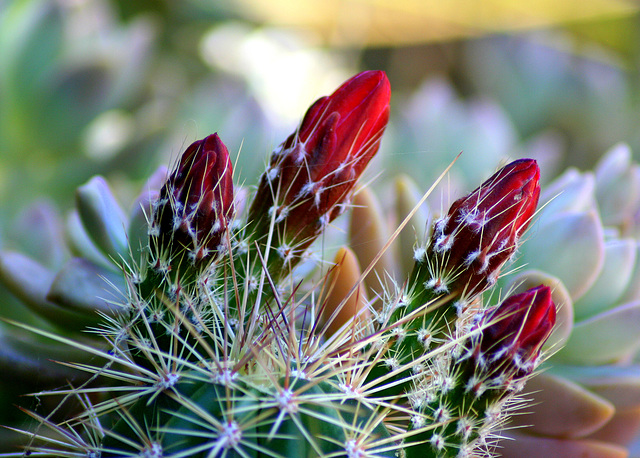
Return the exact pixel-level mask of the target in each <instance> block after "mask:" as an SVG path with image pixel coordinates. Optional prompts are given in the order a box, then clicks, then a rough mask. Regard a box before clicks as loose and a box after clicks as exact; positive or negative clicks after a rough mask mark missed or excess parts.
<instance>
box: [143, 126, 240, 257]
mask: <svg viewBox="0 0 640 458" xmlns="http://www.w3.org/2000/svg"><path fill="white" fill-rule="evenodd" d="M232 175H233V170H232V166H231V160H230V158H229V152H228V150H227V147H226V146H225V145H224V143H222V140H220V137H218V134H212V135H209V136H208V137H206V138H204V139H202V140H198V141H196V142H194V143H193V144H191V146H189V147H188V148H187V150H186V151H185V152H184V153H183V155H182V157H181V158H180V163H179V164H178V166H177V167H176V169H175V170H174V171H173V172H172V173H171V175H170V176H169V178H168V179H167V181H166V183H165V185H164V186H163V187H162V190H161V191H160V198H159V200H157V201H156V203H155V206H154V212H153V215H152V222H151V227H150V236H151V244H152V247H153V246H154V245H155V246H156V247H157V255H158V259H157V262H158V267H159V268H165V269H166V268H169V269H171V268H175V267H176V265H179V264H181V263H182V262H183V261H184V260H188V262H189V263H190V264H191V265H200V264H203V263H207V262H208V261H211V260H213V259H215V258H216V257H217V256H218V255H219V254H220V253H222V252H224V251H225V250H226V248H225V240H224V234H225V232H226V230H227V227H228V226H229V221H230V219H231V218H232V217H233V213H234V205H233V177H232ZM154 242H155V243H154ZM154 254H156V253H154ZM161 264H164V265H161Z"/></svg>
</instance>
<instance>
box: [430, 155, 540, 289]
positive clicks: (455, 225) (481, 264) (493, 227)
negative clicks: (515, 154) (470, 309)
mask: <svg viewBox="0 0 640 458" xmlns="http://www.w3.org/2000/svg"><path fill="white" fill-rule="evenodd" d="M539 179H540V169H539V168H538V164H537V163H536V161H535V160H533V159H520V160H517V161H514V162H512V163H511V164H509V165H507V166H505V167H504V168H502V169H501V170H499V171H498V172H496V173H495V174H494V175H493V176H492V177H491V178H489V179H488V180H487V181H485V182H484V183H483V184H482V185H481V186H480V187H479V188H478V189H476V190H475V191H473V192H472V193H471V194H469V195H468V196H466V197H463V198H461V199H458V200H457V201H455V202H454V203H453V205H452V206H451V208H450V209H449V212H448V213H447V215H446V216H445V217H444V218H441V219H440V220H438V221H437V222H436V224H435V226H434V231H433V234H432V236H431V241H430V244H429V247H428V250H427V258H428V259H429V263H430V266H432V267H431V268H430V275H432V277H431V278H429V279H428V280H427V281H426V282H425V286H427V287H431V288H433V289H434V290H436V291H437V292H452V291H455V290H460V291H462V292H463V293H465V294H468V295H473V294H477V293H479V292H481V291H483V290H485V289H486V288H488V287H490V286H492V285H493V284H494V283H495V282H496V280H497V279H498V274H499V273H500V268H501V267H502V265H503V264H504V263H505V262H506V261H507V260H509V258H510V257H511V256H512V255H513V253H514V252H515V250H516V249H517V246H518V241H519V239H520V236H521V235H522V233H523V232H524V231H525V229H526V228H527V226H528V225H529V222H530V221H531V218H532V217H533V215H534V213H535V211H536V207H537V205H538V198H539V196H540V184H539ZM438 289H439V291H438Z"/></svg>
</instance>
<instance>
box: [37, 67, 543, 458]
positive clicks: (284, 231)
mask: <svg viewBox="0 0 640 458" xmlns="http://www.w3.org/2000/svg"><path fill="white" fill-rule="evenodd" d="M388 106H389V84H388V81H387V79H386V77H385V76H384V74H383V73H382V72H364V73H362V74H359V75H356V76H355V77H353V78H351V79H350V80H348V81H347V82H346V83H345V84H343V85H342V86H341V87H340V88H338V90H337V91H336V92H335V93H334V94H332V95H331V96H329V97H325V98H322V99H320V100H319V101H318V102H316V103H315V104H314V105H313V106H312V107H311V108H310V109H309V111H308V112H307V114H306V115H305V117H304V119H303V122H302V124H301V126H300V127H299V129H298V130H297V131H296V132H295V133H294V134H293V135H292V136H291V137H289V139H287V140H286V141H285V142H284V143H283V145H282V146H281V147H280V148H278V149H277V150H276V151H275V152H274V154H273V156H272V159H271V161H270V164H269V166H268V169H267V170H266V172H265V173H264V175H263V176H262V178H261V181H260V184H259V186H258V189H257V191H256V193H255V195H254V197H253V200H252V202H251V203H250V205H247V206H246V208H247V209H248V210H247V216H246V220H245V221H242V219H239V221H241V223H240V224H236V223H235V222H234V220H233V215H234V210H235V206H236V203H235V202H234V198H233V195H234V192H233V184H232V180H231V177H232V170H231V161H230V160H229V155H228V152H227V149H226V147H225V146H224V144H223V143H222V142H221V141H220V139H219V137H218V136H217V135H215V134H214V135H211V136H209V137H207V138H205V139H203V140H200V141H198V142H195V143H194V144H193V145H191V146H190V147H189V148H188V149H187V150H186V152H185V153H184V155H183V157H182V159H181V161H180V163H179V164H178V166H177V168H176V170H175V171H174V172H173V173H171V174H170V175H169V177H168V179H167V181H166V183H165V184H164V186H163V188H162V190H161V191H160V194H159V198H158V199H157V200H155V201H154V203H153V205H152V207H151V208H149V211H148V215H149V219H150V225H149V244H148V246H147V247H146V249H145V250H144V251H143V253H142V259H141V260H140V261H139V262H138V261H134V260H131V261H128V262H124V261H123V262H122V269H123V272H124V279H125V282H124V283H125V285H126V290H125V291H124V295H125V297H126V300H125V301H124V302H123V303H122V304H121V306H120V309H119V310H118V313H116V314H114V315H113V316H105V317H104V320H103V323H102V325H101V326H100V327H98V328H97V329H96V330H95V332H97V333H98V334H99V335H101V336H102V337H103V338H104V339H105V340H106V341H107V342H108V348H107V349H106V350H102V349H99V348H94V347H91V346H87V345H83V344H80V343H74V342H72V341H70V340H68V339H65V338H62V337H59V336H56V335H54V334H51V333H47V332H44V331H40V334H42V335H45V336H47V337H51V338H53V339H55V340H58V341H60V342H63V343H68V344H69V345H72V346H74V347H76V348H77V349H79V350H83V351H86V352H89V353H92V354H94V355H96V356H99V357H100V358H101V360H102V361H106V363H105V364H102V363H100V364H93V365H92V364H87V363H81V364H80V363H79V364H73V363H71V365H72V366H73V367H75V368H76V369H78V370H81V371H85V372H87V373H89V374H90V378H89V379H88V381H87V382H86V383H84V384H83V385H81V386H78V387H73V388H70V389H68V390H58V391H54V392H48V393H39V395H41V396H44V395H63V396H65V399H67V400H70V399H74V400H76V401H77V402H76V404H77V405H79V406H80V408H79V409H78V411H77V412H76V413H72V414H70V415H69V417H68V418H67V419H66V420H64V421H62V422H54V421H53V420H51V419H50V417H41V416H38V415H37V414H35V413H34V414H32V416H34V418H36V419H37V420H38V423H39V426H38V427H37V428H36V429H35V430H34V432H32V433H26V434H27V435H28V436H29V444H28V446H27V447H28V450H29V452H30V453H38V454H39V456H58V457H60V456H62V457H75V456H95V457H98V456H101V457H105V456H123V457H125V456H139V457H211V458H212V457H218V456H220V457H236V456H237V457H266V456H269V457H283V456H304V457H315V456H323V457H333V456H335V457H349V458H359V457H366V456H372V457H373V456H377V457H394V456H397V455H398V454H402V455H404V456H407V457H414V456H434V457H454V456H459V457H463V456H472V455H473V456H476V454H477V453H479V452H478V451H482V450H484V451H485V452H486V453H487V454H490V451H491V450H490V449H491V434H492V433H494V432H495V428H496V427H497V426H499V425H501V424H502V422H503V421H504V420H505V419H506V416H507V414H508V407H509V405H510V404H513V402H514V401H513V399H514V398H513V396H514V394H515V393H517V391H518V390H519V389H520V388H521V386H522V384H523V383H524V381H525V380H526V379H527V377H529V376H530V375H531V374H532V372H533V370H534V369H535V367H536V365H537V363H538V362H539V355H540V347H541V345H542V343H543V342H544V341H545V340H546V338H547V337H548V335H549V333H550V331H551V328H552V327H553V324H554V321H555V308H554V305H553V303H552V302H550V299H549V297H550V296H549V294H548V291H547V290H544V291H540V292H538V291H536V292H528V293H527V294H525V295H524V296H522V295H519V296H512V297H511V298H508V299H506V300H505V301H504V302H503V303H502V304H501V305H500V306H498V307H495V308H491V309H487V310H484V309H483V307H482V304H481V298H480V296H479V294H480V293H481V292H482V291H483V290H485V289H487V288H489V287H491V286H492V285H493V283H494V282H495V278H497V275H498V272H499V269H500V267H501V266H502V265H503V264H504V263H505V262H506V261H507V260H508V259H509V257H510V256H511V254H512V253H513V252H514V251H515V249H516V247H517V244H518V240H519V238H520V236H521V234H522V232H523V231H524V230H525V228H526V226H527V225H528V223H529V221H530V219H531V217H532V215H533V212H534V211H535V207H536V204H537V199H538V192H539V188H538V168H537V165H536V164H535V162H534V161H532V160H523V161H516V162H514V163H512V164H510V165H508V166H507V167H505V168H503V169H501V170H500V171H499V172H497V173H496V175H494V176H493V177H491V178H490V179H489V180H488V181H487V182H486V183H485V184H483V185H482V186H481V187H480V188H478V189H477V190H476V191H474V192H473V193H471V194H470V195H469V196H467V197H465V198H463V199H460V200H459V201H457V202H456V203H454V205H453V206H452V208H451V210H450V211H449V213H448V214H447V216H445V218H444V219H442V220H439V222H437V223H436V224H435V228H434V231H433V234H432V237H431V241H430V242H429V244H428V245H427V246H425V247H423V248H418V250H417V251H416V257H415V258H416V263H415V268H414V273H413V274H412V275H411V277H410V278H409V279H408V281H407V283H406V287H404V288H401V289H400V292H398V293H394V292H389V294H388V295H387V298H386V299H385V301H384V303H383V304H382V308H381V310H377V311H376V310H375V309H373V308H371V309H369V308H367V307H360V306H354V307H353V311H350V312H348V313H346V314H345V313H341V310H340V307H344V306H345V304H347V303H349V300H350V298H349V297H345V299H344V300H343V301H341V302H340V304H341V305H339V306H338V308H337V309H332V307H334V305H335V304H333V303H332V301H329V300H327V299H326V298H328V297H331V292H330V290H331V289H332V288H333V287H334V286H335V282H340V281H343V280H341V279H344V278H345V276H344V275H345V274H344V272H343V273H342V274H341V273H340V272H339V271H335V272H334V273H329V274H328V275H327V276H320V277H319V278H317V277H316V278H313V277H310V276H306V275H302V276H301V274H299V273H298V272H297V271H296V269H295V267H296V265H298V264H299V263H300V262H301V261H302V259H303V255H304V253H305V252H306V250H307V248H308V247H309V246H310V245H311V244H312V242H313V241H314V240H315V239H316V238H317V237H318V236H319V235H320V234H321V233H322V231H323V230H324V228H325V227H326V226H327V225H328V224H329V223H330V222H331V221H332V220H333V219H334V218H336V217H337V216H338V215H339V214H340V213H342V212H343V211H344V209H345V208H346V205H347V204H348V202H349V199H350V196H351V193H352V191H353V187H354V185H355V183H356V180H357V179H358V177H359V176H360V174H361V173H362V171H363V169H364V167H365V166H366V164H367V163H368V162H369V160H370V159H371V157H372V156H373V155H374V154H375V153H376V151H377V149H378V145H379V142H380V138H381V135H382V132H383V130H384V127H385V125H386V122H387V118H388ZM341 253H342V258H341V259H339V263H341V262H343V260H344V259H347V257H348V256H351V255H350V254H349V253H348V252H341ZM347 265H349V264H345V265H344V267H343V268H344V269H347V268H348V267H346V266H347ZM332 282H333V283H334V284H333V285H332V284H331V283H332ZM340 286H341V287H344V285H340ZM358 287H359V285H358V284H355V285H353V288H352V290H353V291H356V290H357V289H358ZM348 295H349V294H347V296H348ZM521 296H522V297H521ZM333 302H335V301H333ZM505 310H506V311H505ZM530 315H531V316H534V317H535V318H536V319H535V320H531V319H529V318H530ZM36 332H38V331H36Z"/></svg>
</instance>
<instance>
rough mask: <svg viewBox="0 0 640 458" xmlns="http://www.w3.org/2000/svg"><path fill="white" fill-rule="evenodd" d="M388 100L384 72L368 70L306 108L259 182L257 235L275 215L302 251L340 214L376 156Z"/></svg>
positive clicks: (254, 215)
mask: <svg viewBox="0 0 640 458" xmlns="http://www.w3.org/2000/svg"><path fill="white" fill-rule="evenodd" d="M389 99H390V87H389V81H388V79H387V77H386V75H385V74H384V72H382V71H366V72H362V73H360V74H358V75H356V76H354V77H352V78H351V79H349V80H347V81H346V82H345V83H344V84H343V85H342V86H340V87H339V88H338V89H337V90H336V91H335V92H334V93H333V94H331V95H330V96H327V97H322V98H321V99H319V100H317V101H316V102H315V103H314V104H313V105H312V106H311V107H310V108H309V110H308V111H307V113H306V114H305V116H304V118H303V120H302V123H301V124H300V127H299V128H298V129H297V130H296V132H294V133H293V134H292V135H291V136H290V137H289V138H288V139H287V140H286V141H285V142H284V143H283V144H282V145H281V146H280V147H279V148H278V149H277V150H276V151H275V152H274V153H273V155H272V157H271V161H270V165H269V168H268V169H267V171H266V172H265V173H264V174H263V176H262V178H261V181H260V184H259V187H258V191H257V192H256V196H255V198H254V201H253V204H252V206H251V209H250V212H249V222H250V224H253V228H254V230H256V231H257V233H258V235H264V233H265V231H266V228H267V227H268V221H269V217H270V216H271V215H273V214H275V217H276V223H277V228H278V230H279V231H280V236H283V235H284V236H285V237H284V240H286V242H287V243H291V242H295V243H296V244H298V247H299V248H300V246H307V245H308V244H309V243H311V241H313V239H314V238H315V237H316V236H317V235H318V233H319V232H320V230H321V229H322V228H323V226H324V225H326V224H328V223H329V222H330V221H331V220H333V219H334V218H335V217H336V216H338V214H340V213H341V211H342V209H343V205H341V204H344V203H345V201H346V200H347V199H348V196H349V193H350V191H351V190H352V189H353V187H354V185H355V183H356V180H357V179H358V178H359V176H360V175H361V173H362V171H363V170H364V168H365V166H366V165H367V164H368V163H369V161H370V160H371V158H372V157H373V156H374V155H375V153H376V152H377V151H378V148H379V145H380V139H381V137H382V133H383V132H384V129H385V127H386V124H387V121H388V118H389Z"/></svg>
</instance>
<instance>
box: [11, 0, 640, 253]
mask: <svg viewBox="0 0 640 458" xmlns="http://www.w3.org/2000/svg"><path fill="white" fill-rule="evenodd" d="M638 10H639V6H638V4H637V3H636V2H629V1H622V0H619V1H615V0H606V1H605V0H582V1H577V0H567V1H564V2H558V1H550V0H532V1H529V2H526V5H525V4H522V2H518V1H513V0H485V1H469V0H449V1H447V2H442V1H429V0H369V1H366V0H322V1H320V0H297V1H295V2H291V1H286V0H273V1H267V2H265V1H259V0H236V1H232V0H226V1H213V0H208V1H205V0H184V1H177V0H138V1H131V0H14V1H6V0H5V1H0V158H1V160H0V221H2V224H0V227H1V228H2V234H3V235H2V237H1V239H2V240H3V241H4V243H5V244H6V243H11V242H10V240H12V238H14V237H13V236H14V235H16V234H11V233H9V232H11V231H10V229H9V228H8V224H7V222H8V221H13V220H15V218H18V217H19V214H20V211H21V209H24V208H25V207H26V206H27V205H29V204H30V203H31V202H33V201H34V200H36V199H41V198H42V197H46V198H48V199H50V200H52V201H54V202H55V203H56V205H57V206H58V208H60V209H61V210H65V209H66V208H67V207H69V206H70V205H71V204H72V202H73V190H74V189H75V188H76V187H77V186H78V185H80V184H81V183H83V182H85V181H86V180H87V179H88V178H89V177H90V176H92V175H94V174H96V173H100V174H102V175H105V176H106V177H107V178H108V179H109V181H110V182H111V183H114V184H115V186H114V187H115V189H116V190H117V192H118V193H119V194H120V197H121V198H122V201H123V202H130V200H131V196H132V195H133V192H134V190H136V189H138V188H139V186H140V184H141V183H142V180H143V179H144V178H145V177H146V176H148V175H149V174H150V173H151V172H152V171H153V170H154V169H155V168H156V167H157V166H158V165H159V164H161V163H171V161H172V160H175V158H176V157H177V156H178V154H179V153H180V152H181V151H182V149H183V148H184V147H185V146H186V145H188V144H190V143H191V142H192V141H194V140H196V139H199V138H201V137H204V136H205V135H207V134H209V133H211V132H214V131H217V132H219V133H220V135H221V137H222V139H223V140H224V141H225V143H226V144H227V146H228V147H229V150H230V151H231V152H232V154H233V155H234V157H236V156H237V158H238V159H237V167H236V168H237V172H236V176H237V177H238V180H240V181H242V182H246V183H253V182H254V178H255V177H256V176H257V174H258V173H259V171H260V169H261V167H262V166H263V164H264V161H265V158H266V156H267V154H268V153H269V152H270V151H271V149H273V148H274V147H275V146H277V145H278V144H279V143H280V142H281V141H282V140H283V139H284V138H285V137H286V135H288V134H289V133H290V132H291V131H292V130H293V129H294V128H295V126H296V123H297V122H298V120H299V119H300V118H301V116H302V114H303V113H304V110H305V108H306V107H307V106H308V105H309V104H310V103H311V102H312V101H313V100H315V99H316V98H317V97H319V96H321V95H324V94H328V93H330V92H331V91H332V90H333V89H334V88H335V87H337V86H338V85H339V84H340V83H341V82H342V81H343V80H344V79H346V78H347V77H349V76H350V75H352V74H353V73H355V72H357V71H360V70H363V69H383V70H386V71H387V73H388V75H389V78H390V80H391V84H392V88H393V91H394V92H393V100H392V103H393V107H392V120H391V125H390V128H389V130H388V133H387V135H386V137H385V140H384V141H383V148H382V154H381V156H382V157H381V158H380V159H379V160H378V163H377V164H376V167H378V168H385V169H387V172H386V173H385V176H386V175H389V176H391V175H393V174H394V173H395V172H397V171H404V172H406V173H409V174H410V175H411V176H412V177H413V178H414V179H415V180H416V181H417V182H418V183H419V184H420V185H423V186H424V185H427V184H429V183H430V182H431V180H432V179H433V178H434V177H435V176H437V175H438V174H439V173H440V172H441V171H442V169H443V168H444V167H445V166H446V165H447V164H448V163H449V162H450V161H451V160H452V159H453V158H454V157H455V155H457V154H458V153H459V152H461V151H462V152H463V155H462V159H461V161H460V163H459V165H458V166H457V167H456V168H457V169H458V170H457V172H456V173H458V174H460V175H461V177H462V178H463V182H467V181H471V182H479V180H481V179H483V178H485V177H486V176H487V174H488V173H490V172H491V171H493V170H494V169H495V168H496V167H497V166H498V164H499V162H500V161H503V160H505V158H515V157H520V156H522V155H530V156H531V155H532V156H535V157H538V158H539V159H540V160H541V163H542V164H543V174H544V175H545V176H547V177H551V176H553V175H554V174H555V173H556V172H557V171H558V170H561V169H562V168H564V167H565V166H567V165H576V166H578V167H580V168H590V167H592V166H593V164H594V163H595V162H596V161H597V159H598V157H599V156H600V155H601V154H602V153H603V152H604V151H605V150H606V149H608V148H610V147H611V146H612V145H613V144H615V143H616V142H620V141H625V142H628V143H629V144H630V145H631V147H632V150H635V151H640V129H638V127H640V126H639V122H640V121H639V116H638V115H639V113H640V78H639V75H640V71H639V70H640V36H639V35H640V27H639V24H640V19H639V16H638ZM545 169H546V170H545ZM545 172H546V173H545ZM382 180H384V178H382ZM12 226H14V225H13V224H12ZM17 232H18V234H17V235H18V236H19V234H20V232H21V231H20V230H18V231H17Z"/></svg>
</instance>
